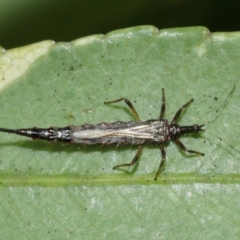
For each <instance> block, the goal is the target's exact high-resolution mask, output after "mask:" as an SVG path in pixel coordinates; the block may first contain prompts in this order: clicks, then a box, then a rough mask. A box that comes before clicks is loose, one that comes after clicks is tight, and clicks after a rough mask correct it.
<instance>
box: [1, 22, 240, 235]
mask: <svg viewBox="0 0 240 240" xmlns="http://www.w3.org/2000/svg"><path fill="white" fill-rule="evenodd" d="M239 40H240V34H239V33H213V34H211V33H210V32H209V31H208V29H206V28H204V27H193V28H179V29H165V30H160V31H159V30H158V29H156V28H155V27H151V26H144V27H134V28H129V29H123V30H117V31H114V32H111V33H109V34H107V35H105V36H103V35H95V36H90V37H86V38H82V39H78V40H75V41H73V42H71V43H57V44H54V43H53V42H51V41H44V42H41V43H37V44H34V45H30V46H26V47H23V48H17V49H13V50H9V51H4V50H3V49H2V53H1V55H0V81H1V83H0V84H1V85H0V86H1V93H0V109H1V118H0V126H1V127H4V128H27V127H32V126H38V127H49V126H67V125H82V124H84V123H99V122H101V121H104V122H114V121H117V120H121V121H129V120H133V119H134V116H133V114H132V113H131V111H130V110H129V109H128V108H127V106H126V104H124V103H121V102H120V103H117V104H114V105H111V106H106V105H104V104H103V102H104V101H105V100H115V99H117V98H120V97H127V98H128V99H130V100H131V101H132V103H133V104H134V106H135V108H136V110H137V111H138V113H139V115H140V117H141V119H142V120H143V121H144V120H147V119H154V118H158V116H159V112H160V107H161V98H162V94H161V89H162V88H165V94H166V113H165V118H166V119H168V120H169V121H171V120H172V118H173V116H174V114H175V113H176V111H177V110H178V109H179V108H180V107H181V106H182V105H183V104H185V103H186V102H187V101H189V100H190V99H191V98H194V99H195V101H194V102H193V103H192V104H191V106H190V107H189V108H188V109H187V110H186V111H184V114H183V115H182V116H181V119H180V124H181V125H192V124H195V123H196V124H203V123H206V126H205V129H207V131H208V132H203V133H202V134H197V135H194V134H192V135H190V136H186V137H182V138H181V141H182V142H183V143H184V144H185V145H186V147H187V148H189V149H193V150H196V151H200V152H203V153H205V157H200V156H195V155H193V154H186V153H184V152H183V151H182V150H181V149H179V148H178V147H177V146H176V145H175V144H174V143H172V142H170V143H169V144H167V145H166V152H167V161H166V165H165V169H164V171H163V172H162V174H161V176H160V177H159V179H158V181H156V182H155V181H154V180H153V179H154V175H155V173H156V171H157V168H158V165H159V162H160V159H161V154H160V151H159V148H158V146H146V147H144V149H143V152H142V155H141V158H140V161H139V164H137V165H136V166H134V167H132V168H126V169H124V170H123V171H120V170H119V171H117V170H116V171H113V170H112V167H113V166H114V165H117V164H120V163H127V162H130V161H131V160H132V158H133V157H134V154H135V152H136V150H137V147H136V146H123V147H117V148H116V146H104V147H101V146H78V145H66V144H65V146H63V144H62V143H51V144H48V143H47V142H43V141H38V140H36V141H32V140H30V139H27V138H24V137H21V136H17V135H13V134H5V133H1V137H0V183H1V188H0V204H1V205H0V206H1V208H0V215H1V218H0V238H1V239H20V238H21V239H68V238H71V239H105V238H107V239H220V238H221V239H226V238H227V239H234V238H237V237H239V224H240V222H239V215H240V207H239V206H240V202H239V201H240V200H239V193H240V185H239V183H240V174H239V173H240V161H239V155H240V153H239V149H240V147H239V146H240V138H239V123H240V121H239V119H240V111H239V98H240V91H239V87H240V86H239V66H240V51H239V49H240V41H239ZM234 84H236V88H235V91H234V92H233V94H232V95H231V96H230V98H229V99H228V100H227V101H226V103H225V104H224V105H223V103H224V101H225V100H226V98H227V96H228V95H229V93H230V92H231V90H232V89H233V86H234ZM221 106H223V107H221ZM219 108H220V111H218V113H216V110H218V109H219ZM209 121H210V123H208V122H209ZM209 132H210V133H209ZM211 133H212V134H211ZM214 135H217V136H219V137H221V138H222V139H223V140H224V142H223V141H220V140H219V139H218V138H217V137H215V136H214ZM230 145H231V146H233V147H234V148H235V149H233V148H231V146H230ZM236 149H238V150H236Z"/></svg>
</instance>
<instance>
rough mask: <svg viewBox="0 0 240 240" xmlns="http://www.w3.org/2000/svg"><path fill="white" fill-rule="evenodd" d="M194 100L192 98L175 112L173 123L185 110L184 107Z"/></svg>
mask: <svg viewBox="0 0 240 240" xmlns="http://www.w3.org/2000/svg"><path fill="white" fill-rule="evenodd" d="M192 102H193V99H191V100H190V101H189V102H187V103H186V104H184V105H183V106H182V107H181V108H180V109H179V110H178V111H177V112H176V114H175V116H174V118H173V120H172V123H174V122H177V120H178V118H179V117H180V115H181V113H182V111H183V110H184V108H186V107H187V106H188V105H189V104H190V103H192Z"/></svg>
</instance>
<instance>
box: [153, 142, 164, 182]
mask: <svg viewBox="0 0 240 240" xmlns="http://www.w3.org/2000/svg"><path fill="white" fill-rule="evenodd" d="M159 147H160V150H161V153H162V160H161V162H160V164H159V167H158V170H157V173H156V175H155V178H154V180H155V181H156V180H157V178H158V176H159V174H160V172H161V169H162V167H163V164H164V163H165V161H166V152H165V149H164V147H163V145H161V144H160V145H159Z"/></svg>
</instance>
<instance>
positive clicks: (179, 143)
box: [175, 139, 205, 156]
mask: <svg viewBox="0 0 240 240" xmlns="http://www.w3.org/2000/svg"><path fill="white" fill-rule="evenodd" d="M175 142H176V144H177V145H178V146H179V147H180V148H181V149H182V150H183V151H184V152H189V153H195V154H198V155H202V156H204V155H205V154H204V153H201V152H198V151H194V150H188V149H187V148H186V147H185V146H184V145H183V143H182V142H181V141H180V140H179V139H175Z"/></svg>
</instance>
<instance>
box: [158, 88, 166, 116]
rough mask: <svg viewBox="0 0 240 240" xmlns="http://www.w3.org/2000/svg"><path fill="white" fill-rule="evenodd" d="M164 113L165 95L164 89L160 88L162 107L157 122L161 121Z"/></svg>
mask: <svg viewBox="0 0 240 240" xmlns="http://www.w3.org/2000/svg"><path fill="white" fill-rule="evenodd" d="M164 112H165V93H164V88H162V107H161V112H160V116H159V120H162V119H163V116H164Z"/></svg>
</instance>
